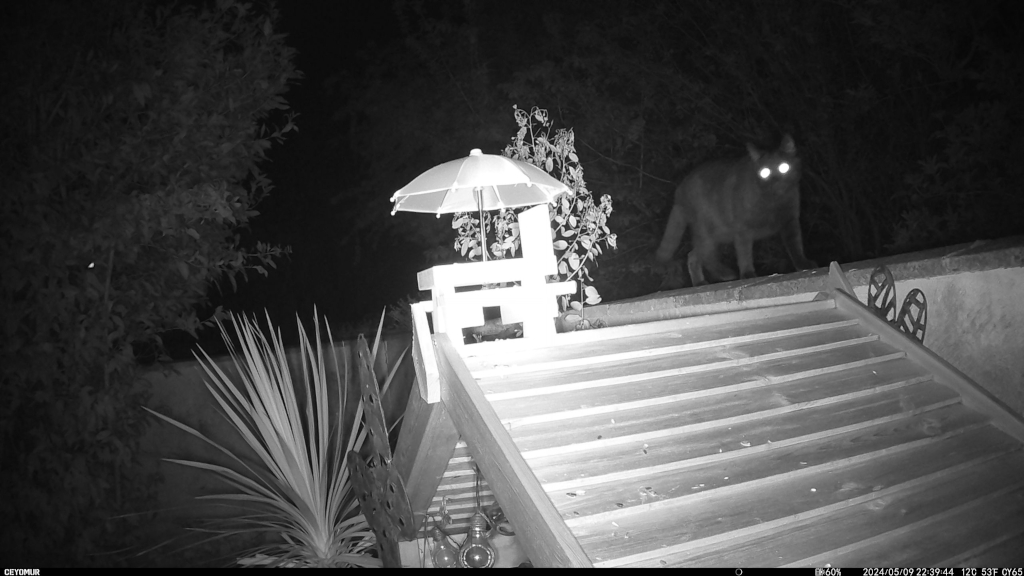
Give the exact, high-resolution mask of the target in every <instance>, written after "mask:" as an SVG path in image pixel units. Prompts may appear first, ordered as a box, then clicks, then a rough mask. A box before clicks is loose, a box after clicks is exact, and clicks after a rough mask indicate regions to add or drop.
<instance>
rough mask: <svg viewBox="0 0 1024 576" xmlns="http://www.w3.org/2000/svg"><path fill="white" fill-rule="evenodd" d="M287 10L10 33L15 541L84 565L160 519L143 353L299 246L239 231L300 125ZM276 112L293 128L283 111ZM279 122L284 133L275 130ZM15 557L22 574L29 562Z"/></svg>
mask: <svg viewBox="0 0 1024 576" xmlns="http://www.w3.org/2000/svg"><path fill="white" fill-rule="evenodd" d="M277 19H278V18H277V14H276V12H275V11H274V9H273V6H272V5H270V7H269V8H265V7H253V6H252V5H250V4H246V3H242V2H237V1H234V0H218V1H217V2H216V3H215V4H210V3H202V7H197V6H193V5H185V6H183V5H180V4H179V5H175V6H170V5H166V4H164V3H124V2H117V1H115V0H101V1H100V2H98V3H95V4H84V3H76V2H40V3H29V4H25V5H22V6H20V8H19V9H18V10H16V11H15V12H14V15H13V16H12V17H10V18H7V17H5V18H4V19H3V21H2V22H0V33H2V35H3V36H4V38H5V40H6V41H7V42H8V46H9V50H10V53H11V54H18V57H17V58H4V59H3V61H2V62H0V91H2V93H0V96H2V98H3V101H4V103H5V105H6V110H5V114H3V116H2V117H0V173H2V174H3V177H4V194H0V259H2V260H0V269H2V270H3V274H0V319H2V320H0V329H2V330H3V338H2V339H3V346H2V348H0V364H3V366H4V368H5V370H4V373H3V376H2V378H3V380H2V387H0V390H2V392H0V394H2V395H3V396H2V397H0V400H2V401H0V460H2V461H3V462H4V465H3V467H0V491H2V492H3V493H4V495H5V496H4V498H2V499H0V516H2V517H4V518H5V519H6V522H4V525H3V527H0V541H3V542H4V543H5V544H7V545H9V546H10V549H11V550H12V553H14V554H15V555H14V556H13V557H9V558H8V559H9V560H11V561H12V562H13V563H22V564H32V565H40V564H44V563H45V564H58V565H61V564H70V565H85V564H88V563H90V562H97V561H99V562H101V563H102V564H105V565H108V564H109V563H110V562H111V558H110V557H109V556H107V557H102V558H101V559H99V560H97V559H96V558H95V557H94V556H93V554H94V553H95V552H97V551H98V549H104V548H108V547H114V546H117V547H121V546H124V545H126V543H125V542H122V541H121V540H122V539H123V538H124V536H125V535H128V534H132V533H134V532H135V531H134V530H132V529H131V527H130V526H115V525H114V524H113V522H112V521H111V520H110V519H111V518H112V517H116V516H121V517H123V516H124V514H125V513H128V512H135V511H138V510H139V509H145V508H150V507H151V504H150V503H149V502H145V500H146V499H147V498H148V497H149V494H148V491H149V490H151V487H152V486H154V484H155V483H154V482H152V481H150V480H149V479H144V478H143V476H142V472H141V471H140V470H141V467H140V463H139V460H138V458H137V454H136V452H137V448H138V439H139V436H140V435H141V433H142V431H143V430H144V428H145V422H146V420H147V419H146V418H145V417H144V414H143V413H142V412H141V411H140V410H139V409H138V406H139V405H140V404H142V403H143V402H144V401H145V400H144V398H145V392H146V390H147V389H146V387H145V386H144V385H142V384H139V383H137V382H135V381H134V377H135V374H136V368H135V351H136V349H137V345H139V344H145V345H146V346H147V347H148V346H149V345H154V346H155V347H156V348H157V350H159V348H160V345H161V342H160V339H159V334H160V333H161V332H165V331H167V330H171V329H181V330H185V331H188V332H190V333H192V334H193V335H194V334H195V331H196V330H197V329H198V328H199V327H200V326H201V325H202V324H203V323H204V320H203V319H202V318H200V317H199V315H198V313H197V308H198V307H199V306H201V305H203V304H204V303H205V302H206V301H207V296H206V295H207V291H208V289H209V288H210V286H211V284H213V283H216V282H219V281H223V280H224V279H227V280H229V281H230V282H232V283H233V282H234V277H235V275H237V274H239V273H243V274H244V273H245V272H246V270H249V269H254V270H256V271H257V272H261V273H266V272H267V267H269V266H273V264H274V261H275V259H276V258H278V257H279V256H281V255H282V254H283V253H284V251H285V250H284V249H282V248H279V247H274V246H269V245H266V244H263V243H256V244H255V246H250V245H245V244H243V243H242V241H241V240H240V234H239V233H240V229H241V228H243V227H244V226H246V224H247V223H248V222H249V220H250V219H251V218H253V217H254V216H256V215H257V212H256V210H255V206H256V205H257V203H258V202H259V201H260V199H261V198H262V197H263V196H264V195H265V194H267V193H268V192H269V190H270V188H271V185H270V182H269V181H268V180H267V178H266V177H265V176H264V174H263V172H262V171H261V170H260V168H259V163H260V161H261V160H263V159H264V157H265V155H266V152H267V150H268V149H269V148H270V146H271V145H272V144H273V143H274V142H278V141H280V140H281V139H282V138H283V137H284V135H285V134H286V133H288V132H290V131H291V130H292V129H293V128H294V124H293V123H292V121H291V117H289V116H287V115H285V110H286V109H287V104H286V103H285V101H284V99H283V94H284V93H285V92H286V91H287V90H288V87H289V84H290V83H292V82H293V81H295V80H296V79H298V78H299V77H300V73H299V72H298V71H297V70H296V69H295V66H294V63H293V58H294V50H292V49H291V48H289V47H288V46H287V45H286V44H285V42H284V35H282V34H280V33H275V30H274V29H275V25H276V22H277ZM272 114H277V115H278V116H271V115H272ZM275 124H276V125H275ZM19 560H20V561H21V562H19Z"/></svg>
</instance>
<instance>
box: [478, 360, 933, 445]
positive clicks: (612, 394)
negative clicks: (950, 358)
mask: <svg viewBox="0 0 1024 576" xmlns="http://www.w3.org/2000/svg"><path fill="white" fill-rule="evenodd" d="M893 362H895V363H898V364H902V365H903V366H911V364H910V363H909V362H908V361H907V360H906V359H905V355H904V354H903V352H899V351H895V350H894V349H893V348H892V347H891V346H888V345H886V344H881V343H879V342H870V343H868V344H866V345H861V346H855V347H852V348H849V349H847V348H843V349H836V350H829V351H826V352H823V353H821V354H813V355H803V356H798V357H795V358H778V359H775V360H772V361H769V362H760V363H756V364H747V365H743V366H728V367H725V368H720V369H718V370H712V371H710V372H697V373H690V374H683V375H674V376H669V377H663V378H654V379H648V378H646V377H643V378H640V379H630V378H621V379H619V380H618V383H617V384H613V385H610V386H599V387H592V388H588V389H586V392H585V393H584V394H581V393H579V392H575V391H572V392H562V393H556V394H549V395H543V396H536V397H520V398H511V399H507V400H502V401H493V402H492V403H491V405H492V406H494V410H495V411H496V412H497V413H498V415H499V416H500V417H501V419H502V422H503V423H505V424H507V425H512V426H516V425H518V424H519V423H526V422H529V421H543V420H547V419H550V418H551V417H550V416H549V415H555V414H557V413H559V412H564V411H570V410H576V409H590V408H597V409H600V408H603V407H606V406H610V405H615V404H619V403H621V402H627V401H631V400H634V399H636V398H655V399H656V398H660V397H664V396H669V395H679V394H687V395H689V397H690V398H691V399H697V398H700V397H702V396H710V395H716V394H732V393H735V392H741V391H743V390H747V389H750V388H759V387H764V386H771V385H776V384H778V385H782V384H786V383H789V382H792V381H794V380H799V379H801V378H811V377H814V376H821V377H827V376H828V375H830V374H832V375H835V374H838V373H840V372H843V371H846V370H857V369H860V368H868V367H872V366H875V367H878V366H881V365H885V364H886V363H893ZM908 370H914V371H916V372H917V373H919V374H923V373H925V372H924V371H923V370H921V369H920V368H908Z"/></svg>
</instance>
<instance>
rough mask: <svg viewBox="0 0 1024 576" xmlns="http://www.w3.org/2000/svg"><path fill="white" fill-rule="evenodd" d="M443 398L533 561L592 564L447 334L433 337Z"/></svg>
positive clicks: (551, 564)
mask: <svg viewBox="0 0 1024 576" xmlns="http://www.w3.org/2000/svg"><path fill="white" fill-rule="evenodd" d="M434 339H435V342H436V345H437V350H438V368H439V370H440V374H441V403H442V404H443V405H444V406H445V407H446V408H447V409H448V413H449V414H451V415H452V418H453V419H454V420H455V426H456V427H457V428H458V429H459V431H460V432H461V433H462V437H463V438H465V439H466V444H467V445H468V448H469V452H470V454H471V455H472V456H473V460H474V461H475V462H476V463H477V465H478V466H479V467H480V471H481V473H482V474H483V475H484V477H485V478H486V479H487V483H488V485H490V487H491V489H492V490H494V495H495V497H496V498H497V500H498V502H499V503H500V504H501V509H502V511H503V512H504V513H505V515H506V516H507V517H508V518H509V520H511V522H512V526H513V527H514V528H515V530H516V534H517V536H518V541H519V544H520V545H521V546H522V547H523V549H524V550H525V551H526V554H527V556H529V558H530V561H531V562H533V565H534V566H544V567H549V566H551V567H578V568H582V567H590V566H592V564H591V562H590V559H589V558H588V557H587V555H586V553H585V552H584V551H583V548H582V547H581V546H580V544H579V542H578V541H577V540H576V537H575V536H573V534H572V532H571V531H570V530H569V528H568V527H567V526H566V525H565V522H564V521H563V520H562V516H561V514H559V513H558V510H556V509H555V506H554V504H552V503H551V499H550V498H548V496H547V494H546V493H545V492H544V488H543V487H542V486H541V484H540V481H538V480H537V477H536V476H534V474H533V471H532V470H530V467H529V465H527V464H526V461H525V460H524V459H523V456H522V455H521V454H520V453H519V449H518V448H516V445H515V443H513V441H512V437H511V436H509V434H508V431H506V430H505V428H504V427H503V426H502V425H501V421H500V420H499V419H498V415H497V414H496V413H495V412H494V408H492V407H491V404H490V403H489V402H488V401H487V399H486V398H484V394H483V392H482V391H481V390H480V387H479V386H478V385H477V383H476V380H475V379H474V378H473V376H472V375H471V374H470V372H469V368H468V367H466V364H465V362H464V361H463V360H462V357H461V356H459V353H458V351H457V350H456V348H455V345H454V344H453V343H452V341H451V338H449V337H448V335H447V334H436V335H435V336H434Z"/></svg>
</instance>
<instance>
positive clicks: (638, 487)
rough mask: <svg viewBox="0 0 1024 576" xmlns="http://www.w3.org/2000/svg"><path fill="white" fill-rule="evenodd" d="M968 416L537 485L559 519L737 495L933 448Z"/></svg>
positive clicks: (967, 423)
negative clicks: (819, 470)
mask: <svg viewBox="0 0 1024 576" xmlns="http://www.w3.org/2000/svg"><path fill="white" fill-rule="evenodd" d="M957 407H959V406H957ZM957 407H950V408H948V409H946V410H953V409H954V408H957ZM971 414H974V413H971V412H968V413H966V414H965V413H963V412H956V411H955V410H953V411H952V412H946V413H945V415H946V416H957V417H956V418H947V419H942V418H941V416H940V417H936V416H934V415H932V414H929V415H927V416H917V417H913V418H903V419H899V420H896V421H891V422H884V423H882V424H880V425H874V426H870V427H867V428H864V429H859V430H852V431H849V432H845V433H843V434H836V435H832V436H827V437H822V438H818V439H816V440H814V441H803V442H779V443H775V442H773V443H772V444H771V445H768V446H767V447H765V449H761V450H756V449H753V450H749V451H747V450H744V449H740V450H732V451H730V452H728V453H723V454H721V455H713V456H711V457H709V458H702V459H701V460H700V461H697V462H688V461H685V460H683V461H675V462H668V463H664V464H658V465H651V466H648V467H640V468H632V469H623V470H620V471H618V472H615V471H606V472H605V473H603V474H592V473H591V472H590V469H586V470H587V472H586V473H587V476H585V477H582V478H579V479H574V480H569V481H565V482H552V483H545V484H544V489H545V490H547V491H548V493H549V495H550V497H551V500H552V502H554V504H555V506H556V507H557V508H558V510H559V512H561V513H562V515H563V517H565V518H573V517H577V516H587V515H591V514H596V513H600V512H608V511H614V510H619V509H626V508H630V507H633V506H639V505H643V504H646V503H647V502H648V501H654V500H664V499H667V498H674V497H679V496H687V495H690V494H695V493H707V492H709V491H712V490H727V489H743V488H742V485H743V483H745V482H751V481H757V480H760V479H763V478H772V477H774V476H778V475H782V474H795V473H806V471H808V470H812V469H814V468H815V467H830V466H831V467H837V466H839V463H840V462H845V463H850V462H852V461H853V460H852V459H856V458H874V457H877V456H880V455H882V454H883V453H885V452H886V451H888V452H899V451H907V450H913V449H916V448H917V447H920V446H924V445H925V444H928V443H932V442H940V441H942V440H944V439H945V438H949V437H952V436H955V435H958V434H963V433H965V432H967V431H970V430H973V429H975V428H977V427H979V426H980V425H981V424H982V423H981V422H978V421H977V419H976V418H971V416H970V415H971ZM926 430H927V431H926ZM751 448H753V447H751ZM773 479H777V478H773Z"/></svg>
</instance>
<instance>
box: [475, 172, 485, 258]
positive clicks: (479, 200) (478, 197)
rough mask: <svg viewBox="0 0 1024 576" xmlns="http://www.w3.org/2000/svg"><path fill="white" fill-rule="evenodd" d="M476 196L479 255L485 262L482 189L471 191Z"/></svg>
mask: <svg viewBox="0 0 1024 576" xmlns="http://www.w3.org/2000/svg"><path fill="white" fill-rule="evenodd" d="M473 193H474V194H475V195H476V205H477V208H479V209H480V253H481V254H483V261H484V262H487V230H486V228H485V226H486V224H484V189H483V187H481V186H477V187H476V188H474V189H473Z"/></svg>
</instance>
